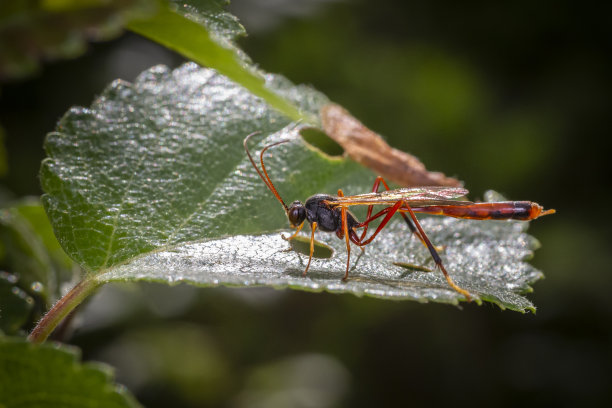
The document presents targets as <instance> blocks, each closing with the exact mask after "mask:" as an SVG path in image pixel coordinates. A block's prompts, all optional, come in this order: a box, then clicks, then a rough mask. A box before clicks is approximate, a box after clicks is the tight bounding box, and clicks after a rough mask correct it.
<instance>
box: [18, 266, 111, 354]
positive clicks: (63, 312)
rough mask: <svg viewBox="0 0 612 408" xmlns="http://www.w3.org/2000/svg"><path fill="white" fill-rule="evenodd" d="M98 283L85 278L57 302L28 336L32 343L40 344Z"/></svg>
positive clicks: (92, 279)
mask: <svg viewBox="0 0 612 408" xmlns="http://www.w3.org/2000/svg"><path fill="white" fill-rule="evenodd" d="M98 286H100V282H98V281H97V280H95V279H94V278H85V279H83V280H82V281H80V282H79V283H78V284H77V285H76V286H75V287H74V288H72V289H71V290H70V292H68V293H66V295H64V297H62V298H61V299H60V300H58V301H57V303H56V304H55V305H53V307H52V308H51V309H50V310H49V311H48V312H47V313H46V314H45V315H44V316H43V318H42V319H40V321H39V322H38V324H37V325H36V327H34V329H33V330H32V332H31V333H30V335H29V336H28V340H29V341H31V342H32V343H42V342H44V341H45V340H46V339H47V337H49V335H50V334H51V333H52V332H53V330H54V329H55V328H56V327H57V325H58V324H59V323H60V322H61V321H62V319H64V318H65V317H66V316H67V315H68V314H69V313H70V312H71V311H72V310H74V308H75V307H77V306H78V305H79V304H80V303H81V302H82V301H83V299H85V298H86V297H87V296H89V295H90V294H91V293H92V292H93V291H94V290H96V288H97V287H98Z"/></svg>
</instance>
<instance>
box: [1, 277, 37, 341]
mask: <svg viewBox="0 0 612 408" xmlns="http://www.w3.org/2000/svg"><path fill="white" fill-rule="evenodd" d="M17 281H18V278H17V276H15V275H11V274H10V273H6V272H3V271H0V333H1V332H4V333H7V334H14V333H16V332H17V331H18V330H19V329H20V328H21V327H22V326H23V325H24V324H25V323H26V322H27V320H28V318H29V317H30V314H31V312H32V307H33V306H34V299H32V297H30V296H29V295H28V294H27V293H25V292H24V291H23V290H21V289H20V288H19V287H18V286H17Z"/></svg>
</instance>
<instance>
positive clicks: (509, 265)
mask: <svg viewBox="0 0 612 408" xmlns="http://www.w3.org/2000/svg"><path fill="white" fill-rule="evenodd" d="M266 82H267V87H268V88H269V89H273V90H274V91H275V92H277V93H278V94H280V95H283V96H284V97H285V98H287V99H289V100H291V101H292V102H293V103H294V104H295V105H296V106H298V107H299V108H300V109H301V110H302V111H303V112H308V113H309V114H311V115H316V114H317V112H318V110H319V108H320V107H321V106H322V105H323V104H325V103H327V99H326V98H325V97H324V96H323V95H321V94H319V93H317V92H316V91H314V90H312V89H309V88H306V87H297V86H293V85H292V84H290V83H289V82H288V81H286V80H285V79H284V78H282V77H280V76H272V75H269V76H267V77H266ZM302 126H305V125H304V124H301V123H300V124H298V123H293V122H291V121H290V120H289V119H287V118H286V117H285V116H283V115H281V114H280V113H278V112H277V111H275V110H273V109H271V108H270V107H269V106H268V105H267V103H266V102H265V101H263V100H262V99H259V98H257V97H255V96H253V95H252V94H250V93H249V92H248V91H246V90H245V89H244V88H242V87H240V86H238V85H236V84H235V83H233V82H231V81H229V80H228V79H227V78H225V77H223V76H221V75H219V74H216V73H215V72H214V71H212V70H209V69H203V68H199V67H197V66H196V65H195V64H186V65H184V66H182V67H180V68H177V69H176V70H174V71H170V70H169V69H167V68H165V67H154V68H152V69H150V70H148V71H146V72H144V73H143V74H141V76H140V77H139V78H138V79H137V80H136V82H135V83H134V84H130V83H127V82H123V81H116V82H114V83H113V84H111V86H109V87H108V88H107V89H106V90H105V91H104V92H103V94H102V95H101V96H100V97H99V98H98V99H97V100H96V101H95V102H94V103H93V104H92V106H91V107H90V108H73V109H71V110H70V111H69V112H68V113H67V114H66V115H65V116H64V118H62V120H61V121H60V124H59V126H58V128H57V130H56V132H54V133H52V134H50V135H49V136H48V138H47V141H46V143H45V149H46V150H47V154H48V156H49V157H48V159H46V160H45V161H44V163H43V167H42V169H41V180H42V184H43V189H44V191H45V193H46V194H45V195H44V196H43V203H44V205H45V208H46V210H47V213H48V215H49V218H50V219H51V222H52V224H53V226H54V229H55V233H56V235H57V236H58V239H59V241H60V243H61V245H62V247H63V248H64V249H65V250H66V252H67V253H68V254H69V255H70V256H71V257H72V258H73V259H74V260H76V261H77V262H78V263H79V264H80V265H82V266H84V267H85V268H86V269H87V270H88V271H89V273H90V274H92V275H94V276H96V279H98V280H99V281H101V282H110V281H133V280H149V281H163V282H169V283H177V282H189V283H192V284H196V285H204V286H210V285H221V284H224V285H239V286H244V285H267V286H273V287H291V288H300V289H304V290H311V291H321V290H328V291H332V292H348V293H354V294H358V295H361V294H366V295H372V296H378V297H384V298H394V299H412V300H418V301H423V302H424V301H437V302H444V303H452V304H456V303H457V302H458V301H459V300H460V299H461V298H462V297H461V295H459V294H458V293H456V292H454V291H452V290H451V289H450V288H449V287H448V285H447V284H446V281H445V280H444V279H443V276H442V274H441V273H439V272H437V271H434V272H433V273H425V272H411V271H409V270H407V269H406V268H402V267H401V266H397V265H394V264H393V263H394V262H396V263H397V262H404V263H409V264H415V265H422V266H425V267H429V268H431V267H432V264H431V261H430V259H429V256H428V253H427V251H426V249H425V248H424V247H422V245H421V244H420V243H419V242H418V240H415V239H411V238H410V234H409V233H408V232H407V230H406V228H405V226H404V224H403V223H402V222H396V223H392V224H391V225H390V226H389V227H388V228H385V230H384V231H383V232H382V233H381V234H380V235H379V237H378V238H377V239H376V240H374V242H373V243H372V244H370V245H368V247H367V248H366V251H365V254H363V255H362V256H360V257H359V254H360V252H361V251H359V250H358V249H357V248H353V251H352V258H351V259H352V260H353V262H355V261H357V263H356V265H355V264H354V263H353V264H352V266H351V268H353V269H352V270H351V275H350V276H351V279H350V280H349V281H348V282H346V283H344V282H342V281H341V280H340V278H341V277H342V275H343V274H344V270H345V262H346V256H345V255H344V254H345V253H346V248H344V247H343V245H344V244H343V242H342V241H340V240H338V239H337V238H336V237H335V236H334V235H332V234H325V233H318V235H317V237H318V238H317V239H319V240H321V241H323V242H325V243H327V244H328V245H330V246H331V247H332V248H333V249H334V252H335V253H334V255H333V256H332V257H331V258H330V259H315V260H314V261H313V265H312V266H311V269H310V271H309V273H308V276H307V277H305V278H304V277H302V276H301V275H302V271H303V269H304V267H305V263H306V261H307V258H306V257H304V256H303V255H298V254H297V253H295V252H285V251H284V250H285V249H286V248H287V247H288V243H287V242H285V241H283V240H282V239H281V238H280V234H278V231H280V230H286V229H287V226H288V224H287V220H286V217H285V214H284V212H283V211H282V209H281V207H280V205H279V203H278V202H277V201H276V200H275V199H274V197H273V196H272V194H271V193H270V192H269V191H268V189H267V188H266V187H265V185H264V184H263V182H262V181H261V180H260V179H259V177H258V176H257V173H256V172H255V170H254V169H253V168H252V166H251V164H250V162H249V161H248V160H247V157H246V154H245V153H244V149H243V147H242V141H243V139H244V137H245V136H246V135H247V134H249V133H252V132H254V131H260V132H261V133H262V134H261V135H260V136H256V137H254V138H253V140H252V146H251V149H252V150H253V151H254V152H255V151H257V152H258V151H259V150H260V149H261V148H262V146H264V145H267V144H269V143H271V142H273V141H278V140H281V139H287V140H290V141H291V142H290V143H285V144H283V145H279V146H277V147H275V148H273V149H270V150H269V151H268V152H267V153H266V167H267V169H268V171H269V173H270V176H271V178H272V179H273V181H274V183H275V185H276V187H277V188H278V190H279V192H280V194H281V196H282V197H284V199H285V200H286V201H287V202H291V201H293V200H295V199H300V200H302V201H303V200H305V199H306V198H307V197H308V196H310V195H312V194H315V193H322V192H325V193H331V194H335V193H336V191H337V190H338V189H339V188H342V189H343V190H344V193H345V194H358V193H363V192H367V191H370V190H371V185H372V183H373V180H374V177H375V175H374V174H372V173H371V172H370V171H369V170H367V169H365V168H363V167H361V166H359V165H357V164H356V163H354V162H351V161H348V160H345V159H338V158H330V157H328V156H325V155H323V154H321V153H320V152H319V151H317V150H315V149H313V148H311V147H309V146H308V145H307V144H305V143H304V142H303V141H302V140H301V138H300V137H299V129H300V128H301V127H302ZM356 214H357V216H358V217H359V216H362V212H360V211H356ZM423 226H424V228H425V231H427V233H428V234H429V237H430V238H431V240H432V241H433V242H434V244H436V245H443V246H446V249H445V250H444V251H443V254H442V256H443V259H444V260H445V262H446V266H447V269H448V270H449V272H450V274H451V275H452V277H453V279H455V281H456V282H457V283H458V284H459V285H460V286H463V287H465V288H466V289H467V290H469V291H470V292H472V293H474V294H477V295H479V296H480V297H481V298H482V299H483V300H488V301H491V302H494V303H496V304H498V305H500V306H501V307H505V308H509V309H513V310H520V311H524V310H533V309H534V307H533V305H532V304H531V303H530V302H529V301H528V300H527V299H525V298H524V297H522V296H521V295H520V293H522V292H526V291H529V290H530V288H529V284H530V283H532V282H533V281H535V280H537V279H538V278H539V277H541V273H540V272H538V271H536V270H535V269H534V268H532V267H531V266H530V265H528V264H527V263H525V262H523V260H524V259H525V258H526V257H528V256H531V253H532V249H533V248H534V245H535V244H534V240H532V239H531V238H529V237H528V236H527V235H525V234H524V233H523V230H524V228H525V226H526V224H524V223H523V224H521V223H516V222H494V221H466V220H454V219H447V218H446V219H445V218H434V217H428V218H425V219H424V222H423ZM289 232H290V231H289Z"/></svg>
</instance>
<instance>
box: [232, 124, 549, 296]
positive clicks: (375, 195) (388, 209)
mask: <svg viewBox="0 0 612 408" xmlns="http://www.w3.org/2000/svg"><path fill="white" fill-rule="evenodd" d="M257 133H258V132H255V133H251V134H250V135H248V136H247V137H246V138H245V139H244V142H243V145H244V149H245V151H246V153H247V156H248V157H249V160H250V161H251V164H252V165H253V167H254V168H255V170H256V171H257V174H259V177H260V178H261V179H262V180H263V182H264V184H265V185H266V186H267V187H268V189H269V190H270V191H271V192H272V194H274V196H275V197H276V199H277V200H278V201H279V202H280V203H281V205H282V206H283V209H284V210H285V213H286V215H287V218H288V219H289V222H290V223H291V226H292V227H294V228H297V230H296V231H295V233H294V234H293V235H291V236H290V237H288V238H286V237H284V236H283V238H285V239H286V240H291V239H293V238H294V237H295V236H297V234H298V233H299V232H300V231H301V229H302V228H303V226H304V224H305V223H306V222H308V223H309V224H310V230H311V234H310V256H309V258H308V263H307V264H306V269H304V273H303V276H306V273H307V272H308V269H309V268H310V263H311V262H312V254H313V251H314V236H315V231H316V230H317V229H319V230H321V231H324V232H334V233H335V234H336V236H337V237H338V238H340V239H344V240H345V242H346V251H347V260H346V272H345V274H344V277H343V278H342V280H346V279H348V276H349V267H350V259H351V243H353V244H355V245H357V246H358V247H360V248H361V249H363V247H365V246H366V245H368V244H369V243H371V242H372V241H373V240H374V238H376V236H377V235H378V234H379V233H380V231H381V230H382V229H383V228H384V227H385V225H387V223H388V222H389V220H390V219H391V218H392V217H393V216H394V215H396V214H399V215H401V216H402V217H403V219H404V221H405V222H406V224H407V225H408V228H409V229H410V231H411V232H412V234H414V235H415V236H416V237H417V238H418V239H419V240H420V241H421V242H422V243H423V245H425V247H427V249H428V250H429V253H430V254H431V257H432V258H433V260H434V262H435V264H436V267H437V268H438V269H440V271H442V273H443V274H444V277H445V278H446V281H447V282H448V284H449V285H450V286H451V287H452V288H453V289H454V290H456V291H457V292H459V293H460V294H462V295H463V296H465V298H466V299H467V300H468V301H470V300H471V295H470V293H469V292H468V291H467V290H465V289H463V288H461V287H459V286H458V285H457V284H456V283H455V282H454V281H453V279H452V278H451V277H450V275H449V273H448V272H447V270H446V268H445V267H444V264H443V263H442V259H441V258H440V255H439V254H438V251H437V250H436V247H435V246H434V245H433V244H432V243H431V241H430V240H429V238H428V237H427V234H426V233H425V231H424V230H423V228H422V227H421V224H420V223H419V220H418V219H417V217H416V215H415V214H416V213H423V214H435V215H445V216H449V217H455V218H465V219H473V220H508V219H513V220H522V221H527V220H533V219H535V218H538V217H541V216H543V215H548V214H554V213H555V210H553V209H550V210H544V209H543V208H542V206H541V205H539V204H537V203H534V202H531V201H501V202H487V203H474V202H471V201H456V199H457V198H459V197H463V196H465V195H466V194H467V193H468V190H466V189H464V188H460V187H438V186H434V187H414V188H399V189H395V190H391V189H390V188H389V186H388V185H387V183H386V181H385V180H384V179H383V178H382V177H377V178H376V180H375V182H374V185H373V187H372V192H371V193H365V194H357V195H351V196H345V195H344V194H343V192H342V190H338V194H337V195H335V196H334V195H329V194H315V195H313V196H311V197H309V198H308V199H307V200H306V202H304V203H302V202H301V201H294V202H292V203H291V205H289V206H287V204H285V202H284V201H283V199H282V198H281V196H280V194H279V193H278V191H277V190H276V187H275V186H274V184H273V183H272V180H271V179H270V176H269V175H268V172H267V170H266V166H265V164H264V159H263V158H264V153H265V152H266V151H267V150H268V149H270V148H272V147H274V146H278V145H280V144H282V143H287V142H289V140H281V141H278V142H275V143H272V144H269V145H267V146H265V147H264V148H263V149H262V150H261V153H260V154H259V162H260V165H261V170H260V169H259V167H258V166H257V164H256V163H255V160H254V159H253V156H252V155H251V152H250V151H249V148H248V141H249V139H250V138H251V137H252V136H253V135H255V134H257ZM381 184H382V185H383V187H384V188H385V191H381V192H379V191H378V190H379V187H380V185H381ZM358 205H359V206H367V215H366V218H365V220H364V221H362V222H360V221H358V220H357V219H356V218H355V216H354V215H353V214H351V212H350V211H349V210H348V209H349V207H352V206H358ZM375 205H384V206H385V208H383V209H382V210H380V211H378V212H377V213H375V214H374V215H372V212H373V208H374V206H375ZM381 217H382V220H381V221H380V223H379V224H378V226H377V227H376V230H375V231H374V232H373V233H371V234H370V236H369V237H367V232H368V226H369V225H370V223H371V222H372V221H374V220H377V219H379V218H381ZM360 228H363V230H362V231H360V233H358V232H357V229H360Z"/></svg>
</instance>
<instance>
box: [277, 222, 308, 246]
mask: <svg viewBox="0 0 612 408" xmlns="http://www.w3.org/2000/svg"><path fill="white" fill-rule="evenodd" d="M305 222H306V221H302V223H301V224H300V226H299V227H297V230H296V231H295V232H294V233H293V234H291V236H289V237H286V236H285V234H281V238H282V239H284V240H285V241H291V240H292V239H293V238H295V237H296V236H297V234H298V233H299V232H300V231H301V230H302V227H303V226H304V223H305Z"/></svg>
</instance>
